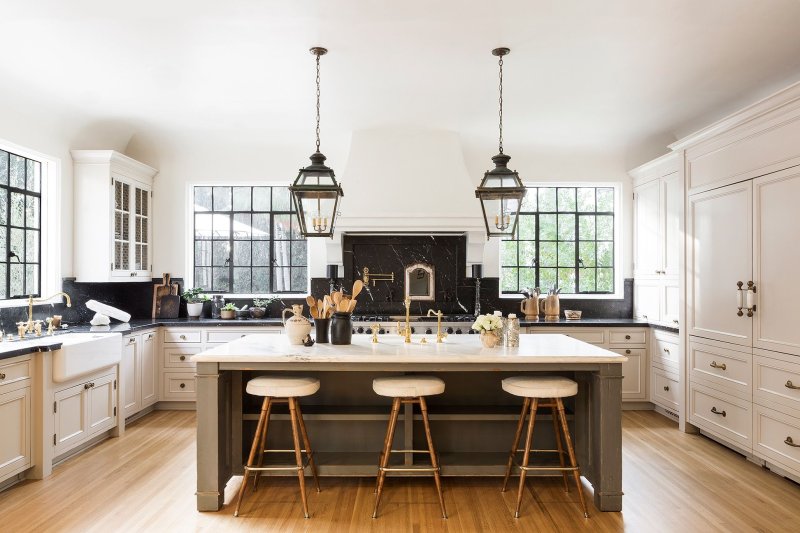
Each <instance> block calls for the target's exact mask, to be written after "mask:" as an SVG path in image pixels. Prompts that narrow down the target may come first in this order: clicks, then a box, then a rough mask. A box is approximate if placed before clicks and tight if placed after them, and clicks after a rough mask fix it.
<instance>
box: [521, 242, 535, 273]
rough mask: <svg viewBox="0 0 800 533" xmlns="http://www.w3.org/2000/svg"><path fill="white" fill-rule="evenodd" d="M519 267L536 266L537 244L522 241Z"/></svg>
mask: <svg viewBox="0 0 800 533" xmlns="http://www.w3.org/2000/svg"><path fill="white" fill-rule="evenodd" d="M519 265H520V266H529V267H533V266H536V243H535V242H529V241H528V242H526V241H522V242H520V243H519Z"/></svg>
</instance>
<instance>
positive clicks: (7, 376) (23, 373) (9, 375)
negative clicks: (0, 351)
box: [0, 358, 31, 390]
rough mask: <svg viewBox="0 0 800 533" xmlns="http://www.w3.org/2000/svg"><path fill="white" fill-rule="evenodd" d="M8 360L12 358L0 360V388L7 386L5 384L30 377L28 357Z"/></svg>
mask: <svg viewBox="0 0 800 533" xmlns="http://www.w3.org/2000/svg"><path fill="white" fill-rule="evenodd" d="M9 361H12V359H7V360H5V361H2V362H0V390H3V389H6V388H8V387H6V386H7V385H11V384H12V383H18V382H20V381H24V380H26V379H29V378H30V377H31V360H30V358H28V359H24V360H22V361H19V360H17V361H14V362H13V363H11V362H9ZM3 363H5V364H3Z"/></svg>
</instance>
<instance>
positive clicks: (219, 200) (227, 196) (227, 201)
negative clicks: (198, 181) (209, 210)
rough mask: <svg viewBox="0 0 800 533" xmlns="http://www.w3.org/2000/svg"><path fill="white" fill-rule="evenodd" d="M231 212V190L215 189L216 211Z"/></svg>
mask: <svg viewBox="0 0 800 533" xmlns="http://www.w3.org/2000/svg"><path fill="white" fill-rule="evenodd" d="M230 210H231V188H230V187H214V211H230Z"/></svg>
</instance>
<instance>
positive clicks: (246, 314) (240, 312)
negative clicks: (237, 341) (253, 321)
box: [236, 309, 250, 320]
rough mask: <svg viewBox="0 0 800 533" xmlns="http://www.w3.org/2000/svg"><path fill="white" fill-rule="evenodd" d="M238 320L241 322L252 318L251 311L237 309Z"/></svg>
mask: <svg viewBox="0 0 800 533" xmlns="http://www.w3.org/2000/svg"><path fill="white" fill-rule="evenodd" d="M236 318H238V319H239V320H244V319H246V318H250V310H249V309H244V310H242V309H237V310H236Z"/></svg>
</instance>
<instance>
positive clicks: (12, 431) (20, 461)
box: [0, 387, 31, 481]
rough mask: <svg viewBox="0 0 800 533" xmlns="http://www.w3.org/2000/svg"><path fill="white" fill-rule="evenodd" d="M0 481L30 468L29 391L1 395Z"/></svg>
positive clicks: (23, 390)
mask: <svg viewBox="0 0 800 533" xmlns="http://www.w3.org/2000/svg"><path fill="white" fill-rule="evenodd" d="M0 420H2V421H3V430H2V431H0V481H2V480H3V479H6V478H7V477H10V476H12V475H14V474H17V473H19V472H21V471H23V470H25V469H26V468H28V467H29V466H30V465H31V388H30V387H25V388H22V389H18V390H15V391H11V392H6V393H4V394H0Z"/></svg>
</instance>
